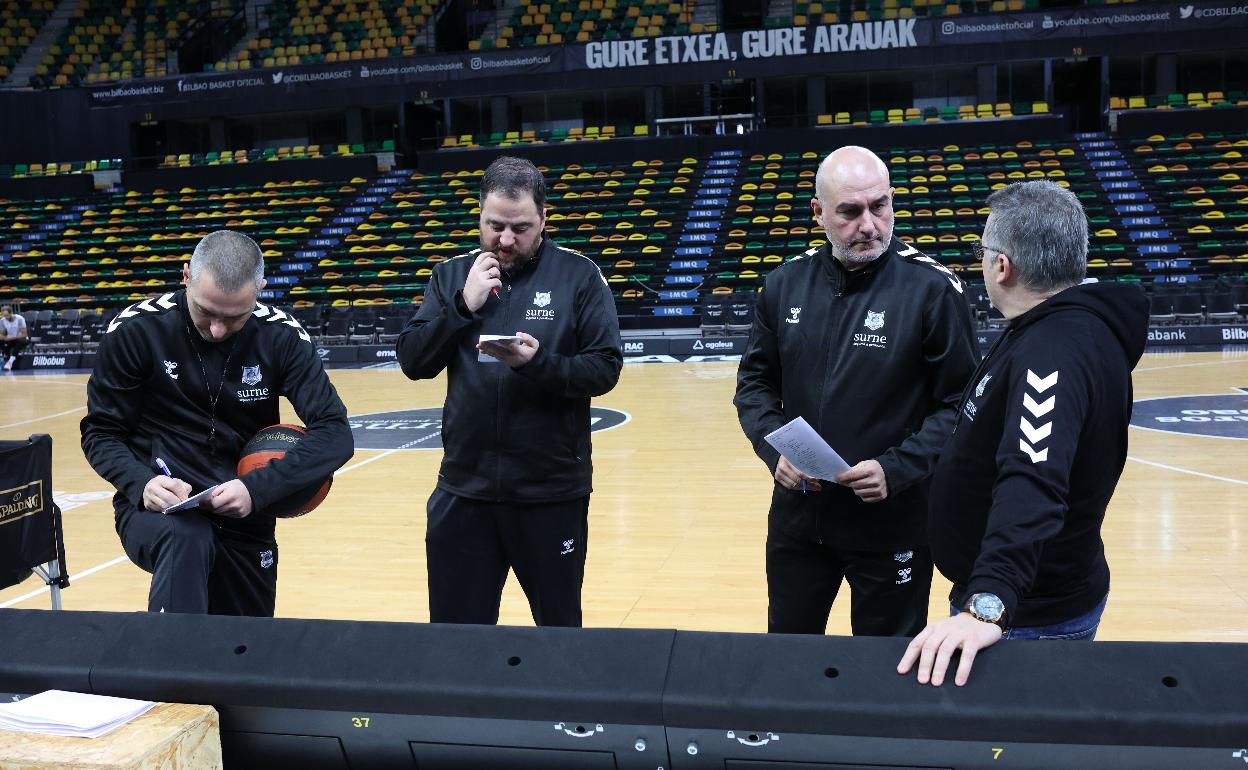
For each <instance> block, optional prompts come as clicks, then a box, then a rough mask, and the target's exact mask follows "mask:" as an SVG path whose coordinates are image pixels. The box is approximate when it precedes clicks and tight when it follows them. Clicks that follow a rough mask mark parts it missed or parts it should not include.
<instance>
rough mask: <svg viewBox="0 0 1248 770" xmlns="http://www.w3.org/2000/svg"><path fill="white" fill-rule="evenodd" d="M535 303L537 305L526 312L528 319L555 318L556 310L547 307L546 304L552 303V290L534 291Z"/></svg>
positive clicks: (549, 319) (548, 319) (543, 319)
mask: <svg viewBox="0 0 1248 770" xmlns="http://www.w3.org/2000/svg"><path fill="white" fill-rule="evenodd" d="M533 304H534V305H536V307H531V308H529V309H528V310H526V311H525V313H524V317H525V318H526V319H528V320H530V321H553V320H555V311H554V310H548V309H546V306H547V305H549V304H550V292H548V291H539V292H534V294H533Z"/></svg>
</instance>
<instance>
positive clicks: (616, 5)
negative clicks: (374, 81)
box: [468, 0, 716, 51]
mask: <svg viewBox="0 0 1248 770" xmlns="http://www.w3.org/2000/svg"><path fill="white" fill-rule="evenodd" d="M695 5H696V3H695V2H692V1H691V0H679V1H672V2H669V0H642V2H634V3H629V2H623V3H620V2H617V0H554V1H553V2H529V3H521V4H519V5H517V6H516V8H515V10H514V11H513V12H512V16H511V20H510V23H509V24H507V25H505V26H503V27H502V28H501V29H499V30H498V36H497V37H494V38H481V39H478V40H473V41H470V42H469V44H468V47H469V49H470V50H474V51H475V50H489V49H491V48H509V47H515V46H534V45H558V44H560V43H574V42H575V43H588V42H590V41H591V40H620V39H627V38H639V37H659V36H660V35H688V34H698V33H702V32H713V31H715V29H716V28H715V26H714V25H709V26H708V25H703V24H700V23H696V22H694V21H693V10H694V6H695Z"/></svg>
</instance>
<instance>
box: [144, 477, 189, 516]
mask: <svg viewBox="0 0 1248 770" xmlns="http://www.w3.org/2000/svg"><path fill="white" fill-rule="evenodd" d="M190 496H191V485H190V484H187V483H186V482H185V481H183V480H182V479H175V478H172V477H170V476H153V477H152V480H151V481H149V482H147V486H145V487H143V507H144V508H146V509H147V510H149V511H156V512H157V513H160V512H161V511H163V510H165V509H166V508H168V507H169V506H171V505H177V504H178V503H180V502H182V501H183V500H185V499H186V498H188V497H190Z"/></svg>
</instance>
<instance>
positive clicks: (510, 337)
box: [477, 334, 520, 364]
mask: <svg viewBox="0 0 1248 770" xmlns="http://www.w3.org/2000/svg"><path fill="white" fill-rule="evenodd" d="M477 342H478V343H481V342H501V343H503V344H504V345H506V344H512V345H517V344H519V342H520V338H519V337H517V336H515V335H514V334H482V335H481V336H480V337H478V338H477ZM477 361H479V362H481V363H483V364H488V363H495V364H496V363H498V359H497V358H495V357H494V356H492V355H490V354H489V353H482V352H481V351H480V350H478V351H477Z"/></svg>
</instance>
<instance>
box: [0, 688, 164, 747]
mask: <svg viewBox="0 0 1248 770" xmlns="http://www.w3.org/2000/svg"><path fill="white" fill-rule="evenodd" d="M155 705H156V704H155V703H154V702H152V701H150V700H132V699H130V698H113V697H111V696H108V695H88V694H86V693H80V692H67V691H65V690H48V691H47V692H41V693H39V694H38V695H32V696H30V697H29V698H26V699H25V700H20V701H17V702H16V703H3V704H0V729H5V730H15V731H17V732H23V733H40V734H42V735H65V736H70V737H77V738H98V737H100V736H101V735H104V734H105V733H108V732H111V731H113V730H115V729H117V728H118V727H121V726H122V725H124V724H125V723H126V722H129V721H130V720H132V719H134V718H136V717H138V716H141V715H142V714H145V713H147V712H148V711H149V710H150V709H151V708H152V707H153V706H155Z"/></svg>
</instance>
